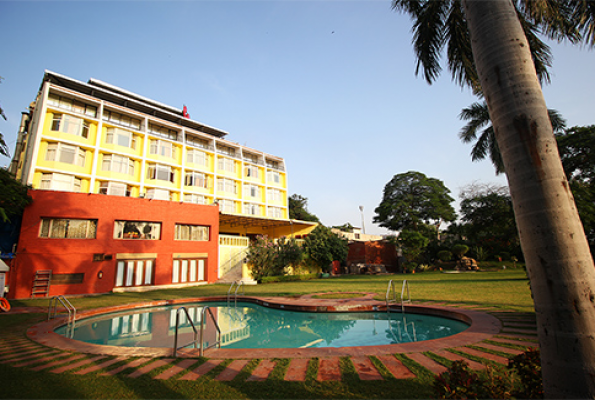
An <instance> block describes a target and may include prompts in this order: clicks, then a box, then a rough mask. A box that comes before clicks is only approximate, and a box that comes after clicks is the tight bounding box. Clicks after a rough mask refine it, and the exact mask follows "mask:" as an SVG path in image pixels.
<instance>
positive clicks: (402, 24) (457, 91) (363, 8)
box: [0, 0, 595, 233]
mask: <svg viewBox="0 0 595 400" xmlns="http://www.w3.org/2000/svg"><path fill="white" fill-rule="evenodd" d="M0 37H2V39H3V40H2V48H1V50H0V54H1V62H0V76H2V77H3V78H4V79H3V81H2V84H0V104H1V105H2V107H3V109H4V111H5V113H6V115H7V117H8V121H3V120H0V132H2V133H3V135H4V137H5V140H6V142H7V143H8V145H9V147H10V149H11V151H12V150H13V149H14V145H15V140H16V132H17V129H18V124H19V122H20V115H21V112H22V111H25V110H26V109H27V107H28V105H29V103H30V102H31V101H32V100H34V98H35V95H36V93H37V91H38V89H39V86H40V83H41V79H42V77H43V73H44V70H46V69H48V70H51V71H53V72H57V73H60V74H63V75H67V76H69V77H72V78H75V79H78V80H81V81H85V82H86V81H87V80H88V79H89V78H95V79H99V80H102V81H104V82H107V83H110V84H112V85H116V86H119V87H121V88H123V89H126V90H129V91H132V92H135V93H137V94H140V95H143V96H145V97H148V98H151V99H154V100H157V101H159V102H162V103H165V104H168V105H171V106H177V107H179V108H181V107H182V106H183V105H184V104H185V105H186V106H187V107H188V112H189V113H190V115H191V117H192V119H195V120H197V121H200V122H202V123H204V124H207V125H210V126H214V127H216V128H219V129H222V130H225V131H227V132H229V135H228V136H227V139H228V140H231V141H234V142H237V143H240V144H242V145H247V146H249V147H252V148H255V149H258V150H262V151H264V152H267V153H270V154H273V155H277V156H281V157H284V158H285V160H286V164H287V168H288V176H289V193H290V194H294V193H297V194H300V195H302V196H304V197H307V198H308V208H309V210H310V211H311V212H312V213H314V214H316V215H317V216H318V217H319V218H320V219H321V221H322V222H323V223H324V224H325V225H340V224H343V223H346V222H350V223H351V224H353V225H354V226H361V214H360V210H359V206H364V216H365V221H364V225H365V229H366V233H386V231H385V230H384V229H382V228H379V227H378V226H375V225H374V224H372V218H373V216H374V209H375V208H376V207H377V206H378V204H379V203H380V201H381V199H382V191H383V188H384V185H385V184H386V183H387V182H388V181H390V179H391V178H392V177H393V176H394V175H395V174H399V173H404V172H407V171H419V172H422V173H424V174H426V175H428V176H431V177H434V178H437V179H440V180H442V181H443V182H444V183H445V185H446V186H447V187H448V188H449V189H450V190H451V192H452V193H451V194H452V197H454V198H458V193H459V190H460V188H461V187H463V186H465V185H467V184H470V183H472V182H474V181H481V182H486V183H488V182H489V183H496V184H505V183H506V180H505V178H504V177H503V176H498V177H497V176H495V175H494V170H493V168H492V166H491V164H490V163H489V162H487V161H484V162H480V163H473V162H471V159H470V156H469V152H470V150H471V148H470V146H469V145H465V144H463V143H461V141H460V140H459V139H458V132H459V130H460V129H461V127H462V126H463V123H462V122H461V121H460V120H459V119H458V115H459V113H460V111H461V109H462V108H464V107H466V106H468V105H470V104H471V103H472V102H473V101H475V98H474V97H473V96H472V95H471V94H470V92H469V90H468V89H461V88H460V87H458V86H456V84H454V83H453V82H452V81H451V80H450V74H449V73H448V71H444V72H443V74H442V76H441V77H440V78H439V80H438V81H437V82H436V83H435V84H433V85H432V86H429V85H428V84H427V83H426V82H425V81H424V80H423V79H421V78H417V77H416V76H415V74H414V72H415V62H416V61H415V57H414V54H413V50H412V46H411V22H410V20H409V18H408V17H407V16H403V15H400V14H397V13H395V12H393V11H392V10H391V8H390V1H389V0H366V1H332V0H327V1H297V0H296V1H273V0H271V1H247V0H246V1H241V0H236V1H221V0H218V1H190V0H189V1H121V2H120V1H84V0H82V1H59V2H58V1H56V2H55V1H2V2H0ZM551 45H552V48H553V54H554V62H553V67H552V70H551V72H552V83H551V84H550V85H548V86H546V87H545V88H544V93H545V97H546V101H547V103H548V107H550V108H555V109H557V110H558V111H560V112H561V114H562V115H563V116H564V117H565V118H566V119H567V121H568V125H569V126H574V125H591V124H595V100H594V99H593V94H594V93H595V79H593V74H592V71H593V68H594V66H595V52H594V51H593V50H588V49H584V48H580V47H577V46H571V45H565V44H562V45H559V44H556V43H552V44H551ZM8 163H9V159H7V158H5V157H1V156H0V166H4V165H7V164H8Z"/></svg>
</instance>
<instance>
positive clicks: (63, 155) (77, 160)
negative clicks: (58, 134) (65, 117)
mask: <svg viewBox="0 0 595 400" xmlns="http://www.w3.org/2000/svg"><path fill="white" fill-rule="evenodd" d="M86 155H87V152H86V151H85V150H84V149H81V148H80V147H78V146H71V145H69V144H64V143H48V149H47V153H46V155H45V159H46V161H59V162H63V163H66V164H72V165H77V166H79V167H84V166H85V158H86Z"/></svg>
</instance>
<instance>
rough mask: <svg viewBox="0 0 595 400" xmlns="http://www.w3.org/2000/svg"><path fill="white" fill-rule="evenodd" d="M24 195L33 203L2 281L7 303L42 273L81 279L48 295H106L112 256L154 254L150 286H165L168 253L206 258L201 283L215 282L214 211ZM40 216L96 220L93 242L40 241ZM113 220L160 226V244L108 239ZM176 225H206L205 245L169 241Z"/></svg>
mask: <svg viewBox="0 0 595 400" xmlns="http://www.w3.org/2000/svg"><path fill="white" fill-rule="evenodd" d="M29 193H30V194H31V197H33V203H31V205H29V206H27V208H26V209H25V213H24V215H23V222H22V225H21V234H20V238H19V244H18V249H17V257H16V259H15V260H13V263H12V266H11V271H10V272H9V276H8V279H7V283H8V282H9V283H10V291H9V293H7V297H8V298H28V297H31V287H32V284H33V280H34V276H35V271H36V270H43V269H51V270H52V273H53V274H65V273H84V274H85V275H84V280H83V283H79V284H63V285H51V287H50V293H49V296H55V295H59V294H87V293H106V292H110V291H112V289H113V288H114V284H115V279H116V276H115V275H116V264H117V260H116V254H118V253H156V254H157V257H156V260H155V265H154V285H156V286H159V285H168V284H171V280H172V263H173V254H174V253H206V254H207V255H208V257H207V260H206V266H205V280H206V281H207V282H209V283H212V282H214V281H216V280H217V269H218V237H219V209H218V207H216V206H208V205H197V204H190V203H178V202H172V201H162V200H149V199H137V198H128V197H118V196H107V195H100V194H86V193H68V192H56V191H45V190H31V191H30V192H29ZM42 217H49V218H72V219H97V221H98V222H97V235H96V238H95V239H48V238H40V237H39V231H40V224H41V218H42ZM116 220H128V221H148V222H160V223H161V239H160V240H134V239H133V240H126V239H114V238H113V236H114V222H115V221H116ZM176 223H181V224H189V225H203V226H209V227H210V240H209V241H181V240H174V228H175V224H176ZM95 253H104V254H106V255H112V259H111V260H105V261H93V254H95ZM99 272H102V277H101V278H100V277H99V276H98V274H99Z"/></svg>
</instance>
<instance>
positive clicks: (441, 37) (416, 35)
mask: <svg viewBox="0 0 595 400" xmlns="http://www.w3.org/2000/svg"><path fill="white" fill-rule="evenodd" d="M420 5H421V7H420V9H419V10H418V11H417V16H416V19H415V21H414V24H413V47H414V49H415V54H416V56H417V65H416V68H415V74H416V75H419V74H420V73H422V74H423V76H424V78H425V80H426V82H428V83H429V84H432V83H433V82H434V81H435V80H436V79H437V78H438V76H439V75H440V72H441V71H442V68H441V67H440V54H441V53H442V49H443V48H444V43H445V27H444V21H445V12H446V10H447V5H448V3H447V2H444V1H427V2H425V3H420Z"/></svg>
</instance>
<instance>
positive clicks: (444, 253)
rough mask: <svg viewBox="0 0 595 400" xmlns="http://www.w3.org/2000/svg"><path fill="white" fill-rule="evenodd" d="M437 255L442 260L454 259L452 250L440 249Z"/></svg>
mask: <svg viewBox="0 0 595 400" xmlns="http://www.w3.org/2000/svg"><path fill="white" fill-rule="evenodd" d="M436 256H437V257H438V259H439V260H441V261H450V260H451V259H452V252H451V251H450V250H440V251H439V252H438V254H436Z"/></svg>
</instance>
